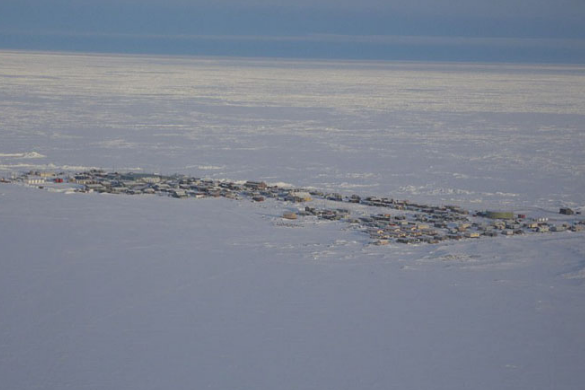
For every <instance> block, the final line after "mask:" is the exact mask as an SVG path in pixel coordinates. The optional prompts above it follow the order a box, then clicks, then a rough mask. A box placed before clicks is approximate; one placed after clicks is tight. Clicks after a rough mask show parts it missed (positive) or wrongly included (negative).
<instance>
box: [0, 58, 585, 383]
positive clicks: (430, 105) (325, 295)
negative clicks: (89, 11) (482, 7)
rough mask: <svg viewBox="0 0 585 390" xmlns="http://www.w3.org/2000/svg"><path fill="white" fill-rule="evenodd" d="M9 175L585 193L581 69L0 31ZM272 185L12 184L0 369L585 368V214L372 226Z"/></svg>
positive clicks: (152, 372)
mask: <svg viewBox="0 0 585 390" xmlns="http://www.w3.org/2000/svg"><path fill="white" fill-rule="evenodd" d="M0 86H1V88H0V176H9V175H10V173H11V172H17V171H18V172H21V171H24V170H29V169H73V170H78V169H84V168H85V167H100V168H105V169H112V168H114V169H117V170H141V171H144V172H161V173H174V172H178V173H187V174H190V175H193V176H203V177H205V176H208V177H212V178H226V179H232V180H266V181H268V182H286V183H292V184H294V185H295V186H299V187H301V186H304V187H315V188H318V189H322V190H330V191H336V192H341V193H343V194H346V195H349V194H352V193H357V194H370V195H379V196H388V197H395V198H400V199H403V198H409V199H411V200H413V201H421V202H429V203H432V204H445V203H457V204H460V205H462V206H464V207H469V208H475V209H484V208H497V209H506V210H514V211H522V210H527V209H528V210H539V211H540V212H542V213H543V215H550V216H553V215H556V213H557V212H558V208H559V207H561V206H569V207H572V208H575V209H577V210H584V206H585V191H584V188H585V182H584V179H583V175H584V172H585V158H584V156H583V150H585V131H584V129H583V123H585V120H584V119H585V115H584V114H583V113H584V112H585V101H584V99H583V96H582V91H583V90H585V69H584V68H580V67H574V66H573V67H561V66H554V67H553V66H528V65H480V64H475V65H474V64H418V63H358V62H347V63H339V62H313V61H306V62H305V61H274V60H270V61H269V60H241V59H227V60H217V59H191V58H150V57H139V56H136V57H129V56H128V57H125V56H111V57H108V56H97V55H72V54H67V55H65V54H38V53H17V52H14V53H10V52H0ZM281 213H282V207H281V205H277V204H276V203H275V202H273V201H270V200H269V201H266V202H263V203H250V202H237V201H230V200H227V199H201V200H195V199H186V200H177V199H171V198H164V197H157V196H134V197H133V196H115V195H105V194H102V195H100V194H78V193H73V194H65V193H60V192H51V191H39V190H36V189H33V188H27V187H24V186H20V185H13V184H1V183H0V297H1V299H0V378H2V379H1V382H2V386H0V387H2V388H3V389H4V388H6V389H15V390H16V389H18V390H20V389H62V388H67V387H69V388H75V389H84V388H87V389H160V388H172V389H199V388H210V389H494V388H498V389H551V388H555V389H581V388H582V383H583V382H584V381H585V373H584V371H583V369H582V367H584V366H585V332H583V323H585V290H584V288H583V287H584V284H583V280H584V279H585V235H584V234H583V233H572V232H567V233H558V234H550V235H548V234H542V235H540V234H539V235H531V236H525V237H510V238H506V237H502V238H495V239H484V240H477V241H474V240H466V241H461V242H457V243H447V244H438V245H420V246H410V245H391V246H388V247H375V246H368V245H364V237H363V236H362V235H361V234H359V232H356V231H354V230H351V229H347V226H346V225H345V224H343V223H340V222H323V221H311V220H302V221H294V222H286V223H284V222H283V221H282V220H281V219H280V215H281Z"/></svg>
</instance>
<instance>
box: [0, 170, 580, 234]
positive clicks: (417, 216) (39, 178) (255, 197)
mask: <svg viewBox="0 0 585 390" xmlns="http://www.w3.org/2000/svg"><path fill="white" fill-rule="evenodd" d="M10 181H17V182H22V183H25V184H29V185H35V186H39V187H43V186H44V185H47V184H48V183H53V184H57V185H58V184H61V183H68V184H69V185H72V187H73V188H74V189H75V191H78V192H98V193H110V194H127V195H139V194H158V195H164V196H172V197H175V198H209V197H215V198H217V197H223V198H229V199H249V200H251V201H254V202H263V201H265V200H266V199H267V198H271V199H274V200H277V201H282V202H286V203H304V202H310V201H312V200H313V199H315V200H321V201H323V202H320V204H326V205H332V206H331V207H322V208H317V207H312V206H306V207H305V208H304V209H300V208H299V210H296V211H287V212H285V213H284V214H283V216H282V217H283V218H284V219H288V220H294V219H297V218H299V217H314V218H317V219H320V220H328V221H343V222H346V223H348V224H350V225H351V226H353V227H354V228H355V229H357V230H360V231H363V232H365V233H367V234H368V235H369V237H370V239H371V241H372V243H373V244H376V245H386V244H389V243H405V244H412V243H429V244H433V243H438V242H441V241H446V240H461V239H471V238H479V237H482V236H483V237H495V236H500V235H505V236H512V235H520V234H527V233H544V232H561V231H568V230H570V231H582V230H583V229H584V228H585V220H583V219H582V218H573V219H572V220H571V221H566V220H565V221H561V222H557V223H553V222H551V221H549V220H548V219H547V218H527V217H526V215H525V214H514V213H512V212H509V211H480V212H471V211H469V210H465V209H463V208H461V207H459V206H456V205H447V206H433V205H426V204H420V203H413V202H409V201H408V200H395V199H389V198H378V197H360V196H359V195H351V196H345V197H344V196H342V195H341V194H338V193H324V192H321V191H317V190H312V189H311V190H307V189H299V188H288V187H286V188H285V187H280V186H276V185H268V184H266V183H264V182H258V181H247V182H230V181H221V180H211V179H200V178H195V177H190V176H186V175H172V176H163V175H156V174H146V173H118V172H105V171H103V170H89V171H85V172H79V173H75V174H66V173H51V172H32V171H31V172H27V173H25V174H22V175H20V176H17V177H14V178H12V179H11V180H8V179H4V178H2V180H1V182H10ZM338 203H344V204H345V207H338V206H337V204H338ZM352 204H358V205H362V206H366V207H352ZM372 210H373V211H374V212H372ZM389 210H392V212H391V213H390V212H389ZM560 214H563V215H575V214H577V215H579V214H580V212H575V211H573V210H571V209H568V208H562V209H561V210H560Z"/></svg>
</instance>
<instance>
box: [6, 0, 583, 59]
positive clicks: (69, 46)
mask: <svg viewBox="0 0 585 390" xmlns="http://www.w3.org/2000/svg"><path fill="white" fill-rule="evenodd" d="M583 20H585V5H584V3H583V2H580V1H577V0H561V1H550V0H521V1H516V2H512V3H510V2H506V1H503V0H496V1H490V2H487V1H480V0H467V1H465V0H438V1H432V0H420V1H417V2H410V1H406V0H397V1H390V2H388V1H382V0H364V1H361V2H353V1H348V0H342V1H333V0H315V1H308V0H300V1H296V2H294V3H291V4H287V3H284V2H282V1H271V0H246V1H235V0H219V1H209V0H193V1H187V0H169V1H164V2H163V1H161V0H146V1H138V0H119V1H113V0H105V1H100V2H99V3H98V2H91V1H88V0H58V1H52V2H50V3H48V2H45V1H41V0H18V1H17V0H4V1H2V2H1V3H0V49H4V50H6V49H8V50H48V51H81V52H113V53H142V54H178V55H210V56H214V55H217V56H243V57H288V58H329V59H374V60H424V61H485V62H536V63H585V27H584V25H583V23H582V21H583Z"/></svg>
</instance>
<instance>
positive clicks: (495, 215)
mask: <svg viewBox="0 0 585 390" xmlns="http://www.w3.org/2000/svg"><path fill="white" fill-rule="evenodd" d="M485 216H486V217H488V218H491V219H514V213H513V212H512V211H489V210H488V211H486V212H485Z"/></svg>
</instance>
